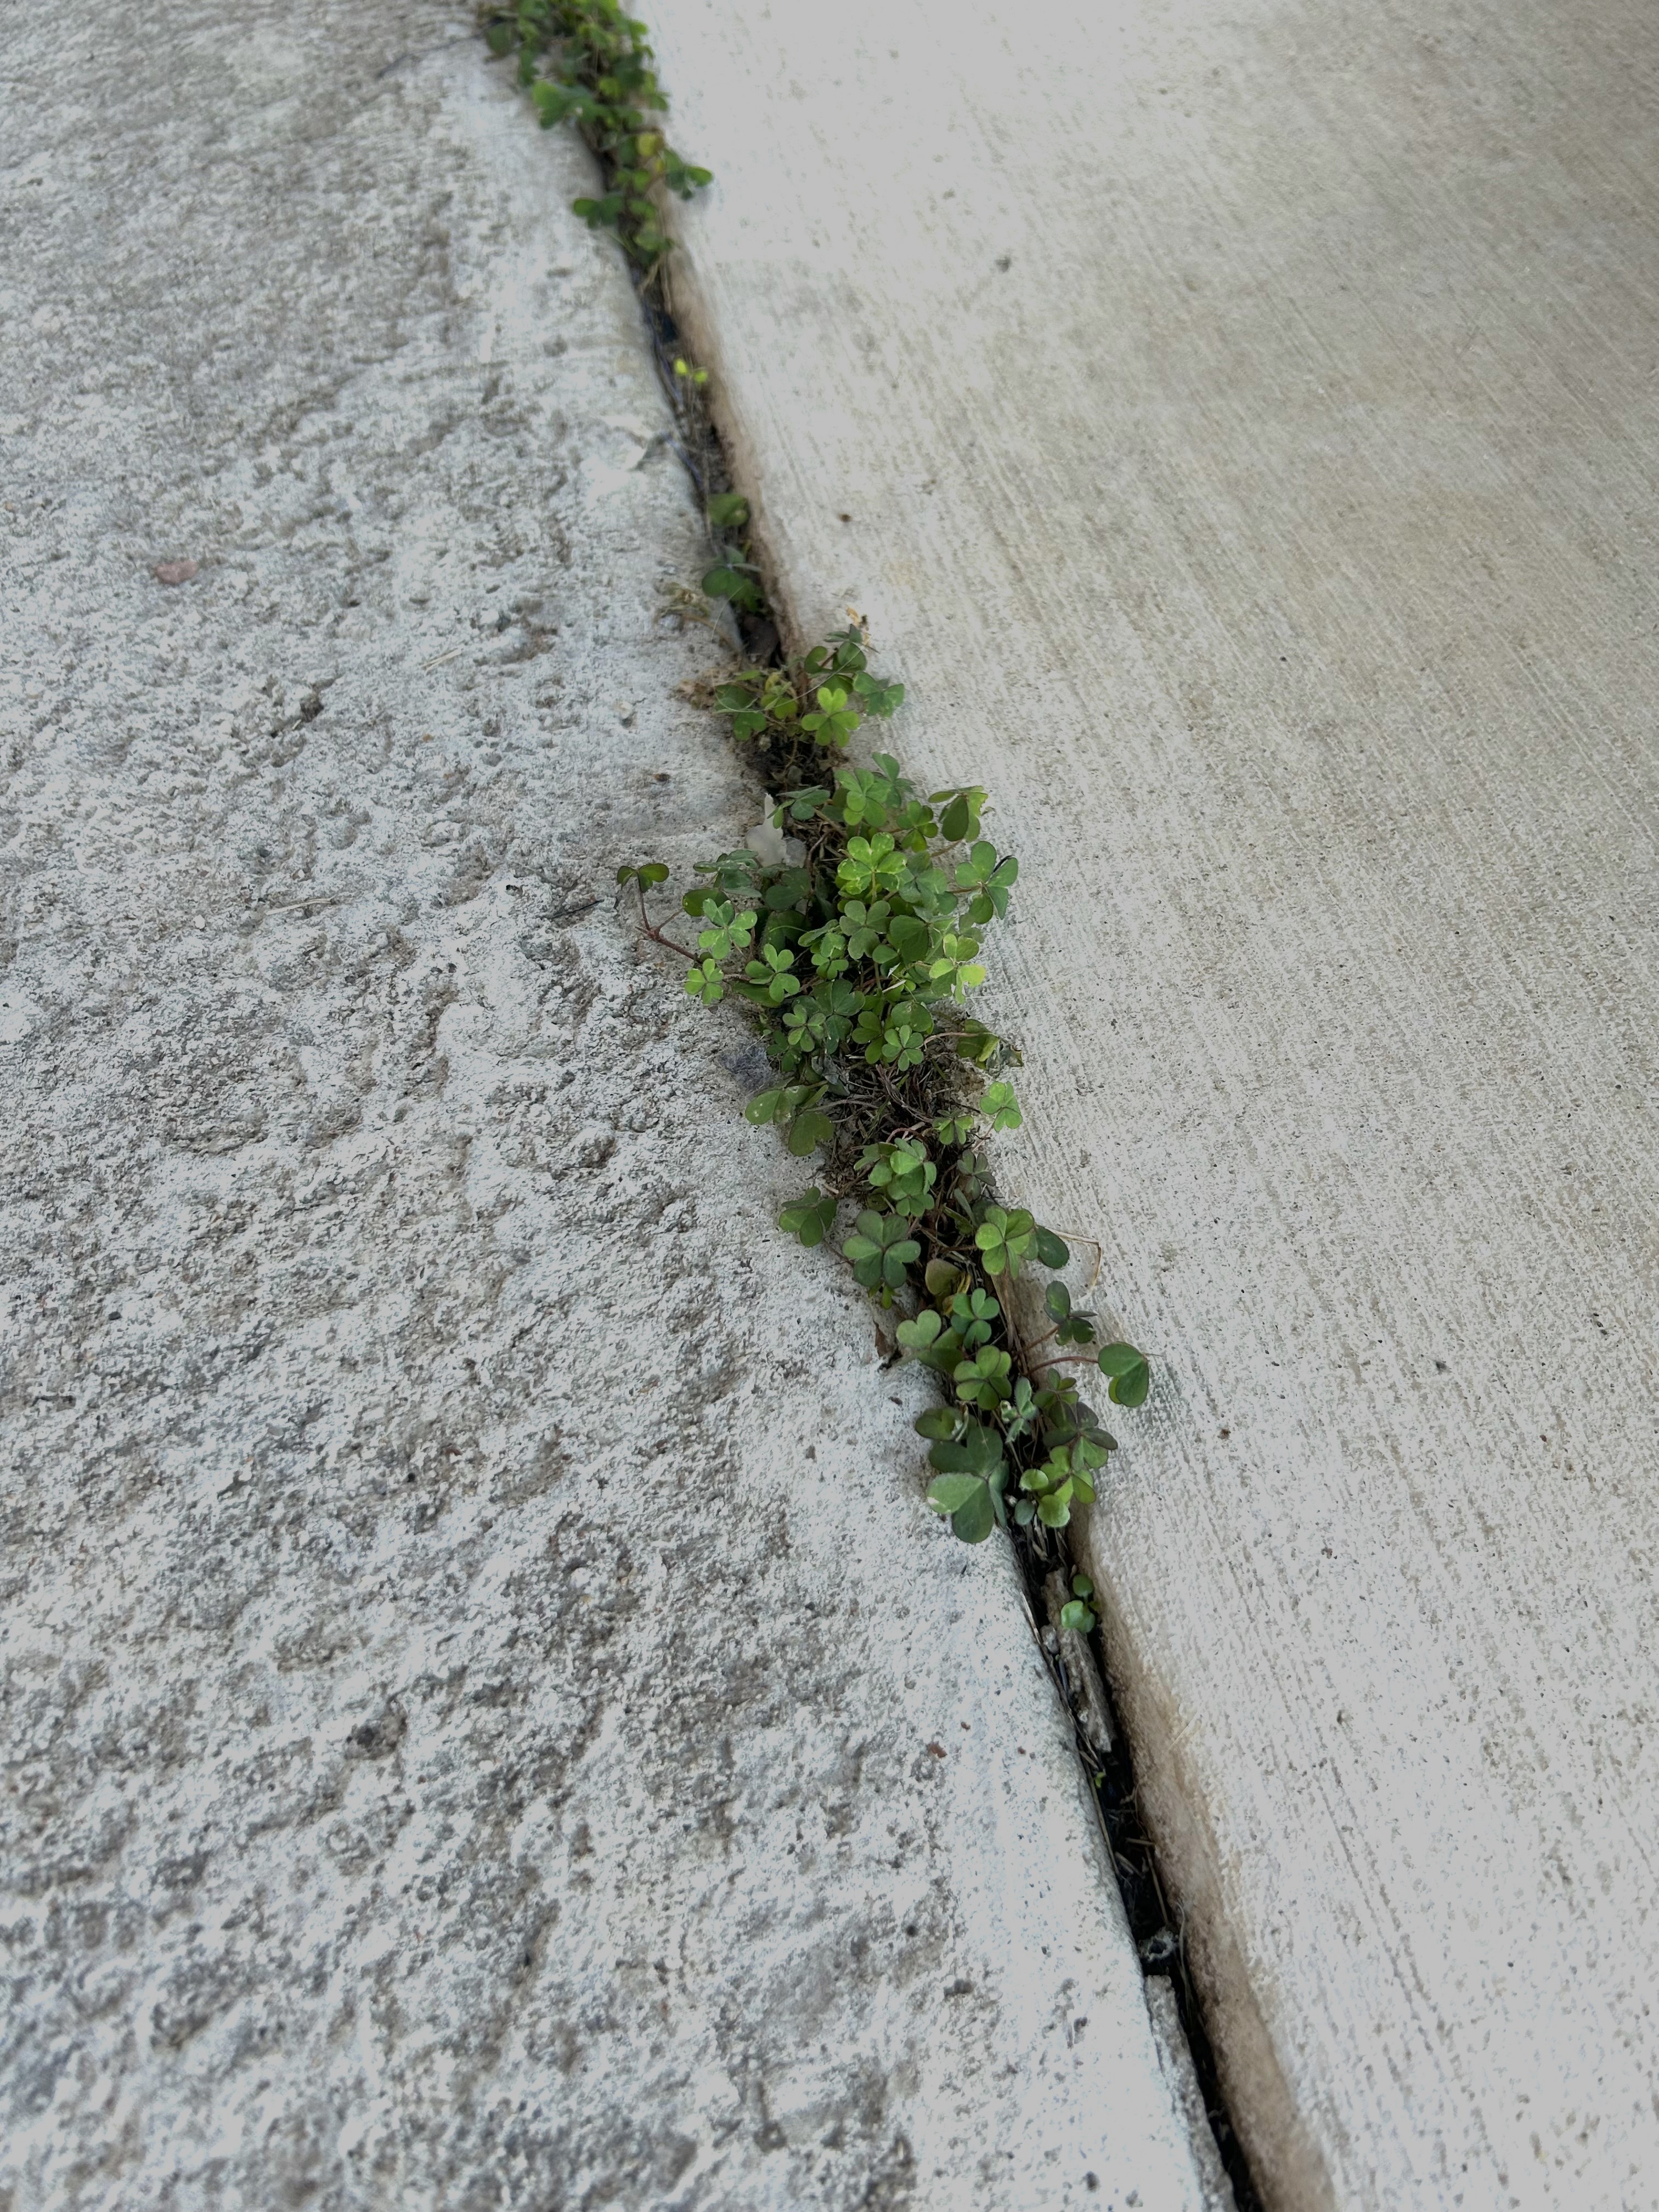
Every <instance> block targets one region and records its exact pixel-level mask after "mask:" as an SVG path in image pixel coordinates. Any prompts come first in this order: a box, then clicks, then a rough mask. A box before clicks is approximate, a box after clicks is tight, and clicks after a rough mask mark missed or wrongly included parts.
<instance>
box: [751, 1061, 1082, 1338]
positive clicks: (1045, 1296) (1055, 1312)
mask: <svg viewBox="0 0 1659 2212" xmlns="http://www.w3.org/2000/svg"><path fill="white" fill-rule="evenodd" d="M763 1095H765V1094H763ZM759 1103H760V1101H759V1099H757V1100H755V1101H754V1103H753V1104H751V1106H750V1119H751V1120H754V1119H759V1118H763V1117H759V1116H757V1115H756V1114H755V1111H754V1108H755V1106H757V1105H758V1104H759ZM1042 1303H1043V1304H1044V1305H1045V1306H1047V1307H1048V1318H1049V1320H1050V1321H1065V1320H1066V1318H1067V1316H1069V1315H1070V1313H1071V1310H1072V1294H1071V1292H1070V1291H1068V1290H1067V1289H1066V1285H1065V1284H1064V1283H1050V1284H1049V1285H1048V1289H1047V1290H1046V1291H1044V1292H1043V1293H1042Z"/></svg>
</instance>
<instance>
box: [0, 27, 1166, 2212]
mask: <svg viewBox="0 0 1659 2212" xmlns="http://www.w3.org/2000/svg"><path fill="white" fill-rule="evenodd" d="M3 68H4V70H5V72H6V86H5V103H6V110H7V117H8V120H7V126H6V131H5V137H4V147H5V152H4V157H3V158H4V161H5V162H6V165H7V166H6V168H5V171H4V174H3V192H0V197H3V204H0V241H3V254H4V261H5V280H4V281H5V283H6V285H7V287H8V289H7V291H6V295H5V300H4V317H5V325H6V333H7V336H6V345H5V349H4V359H3V382H4V391H3V397H0V429H3V434H4V436H5V438H6V440H7V461H6V477H5V484H4V488H3V492H0V525H3V527H4V531H5V538H6V544H7V548H8V550H7V556H6V560H5V562H4V564H3V573H0V592H3V599H4V612H3V617H0V621H3V635H4V636H5V640H6V645H7V653H6V663H7V666H6V671H5V677H4V684H5V690H4V694H3V702H0V713H3V720H4V741H5V744H6V745H7V748H8V752H7V766H8V775H9V782H8V787H7V795H6V801H5V805H6V817H5V828H4V832H3V836H4V844H3V867H4V871H5V878H6V884H5V888H6V895H7V905H6V914H7V927H6V935H5V939H4V942H5V966H4V972H3V980H0V1013H3V1027H0V1036H3V1040H4V1042H3V1043H0V1091H3V1102H4V1103H3V1115H4V1127H5V1130H6V1142H5V1146H4V1148H3V1149H4V1161H3V1166H4V1171H5V1175H6V1178H7V1185H8V1195H7V1202H6V1206H5V1210H4V1212H3V1217H0V1218H3V1237H4V1242H5V1261H4V1267H3V1275H4V1280H5V1283H6V1364H5V1370H4V1393H5V1395H4V1409H5V1410H4V1429H3V1442H4V1447H5V1453H6V1460H5V1473H4V1480H3V1511H4V1516H5V1549H4V1561H5V1587H4V1609H3V1616H0V1618H3V1628H0V1637H3V1656H4V1667H5V1681H6V1691H5V1701H4V1705H3V1719H0V1740H3V1746H4V1751H5V1757H6V1763H7V1796H6V1799H5V1805H4V1813H3V1870H4V1879H5V1887H6V1899H5V1903H4V1905H3V1909H0V1929H3V1941H4V1955H5V1960H6V1965H5V1973H6V1997H5V2005H4V2011H3V2024H0V2038H3V2045H0V2047H3V2058H0V2099H3V2106H4V2121H3V2125H0V2203H4V2204H5V2205H6V2206H7V2207H8V2208H9V2212H91V2208H107V2212H115V2208H117V2207H118V2208H120V2212H143V2208H158V2212H159V2208H161V2207H174V2208H183V2207H189V2208H191V2212H207V2208H239V2207H240V2208H247V2212H272V2208H275V2207H279V2206H286V2205H295V2204H301V2203H304V2204H307V2205H309V2206H313V2207H317V2208H319V2212H320V2208H329V2209H330V2212H333V2208H346V2207H367V2206H371V2205H372V2206H384V2205H392V2204H395V2205H397V2206H398V2207H399V2208H422V2207H430V2208H437V2207H448V2208H460V2207H466V2208H471V2209H473V2212H482V2208H485V2207H490V2208H509V2207H522V2208H525V2212H532V2208H533V2212H554V2208H557V2207H561V2206H573V2207H574V2206H577V2205H581V2206H586V2207H595V2208H597V2207H600V2206H609V2207H638V2208H645V2207H649V2208H652V2212H659V2208H668V2207H677V2208H690V2207H709V2208H714V2207H719V2208H720V2212H727V2208H748V2207H774V2206H775V2207H785V2206H787V2207H790V2208H796V2207H800V2206H811V2207H826V2208H827V2207H834V2208H842V2207H848V2208H850V2207H852V2206H854V2205H864V2206H872V2207H873V2206H890V2207H898V2206H918V2207H923V2206H925V2207H939V2208H941V2212H943V2209H944V2208H946V2207H950V2208H955V2207H957V2206H960V2205H964V2204H966V2205H972V2206H975V2207H981V2208H986V2212H990V2208H1000V2207H1003V2206H1006V2205H1015V2204H1017V2205H1030V2206H1034V2207H1035V2206H1038V2205H1041V2206H1043V2207H1048V2206H1053V2205H1069V2206H1076V2207H1082V2206H1084V2205H1088V2206H1090V2207H1093V2206H1096V2205H1105V2204H1112V2205H1115V2206H1118V2207H1127V2206H1131V2205H1135V2204H1141V2205H1146V2206H1154V2205H1156V2206H1158V2207H1167V2208H1178V2209H1179V2212H1189V2208H1196V2207H1197V2206H1198V2205H1199V2204H1200V2203H1202V2201H1203V2199H1202V2196H1201V2187H1200V2181H1199V2179H1198V2177H1197V2176H1196V2174H1195V2172H1194V2167H1193V2164H1192V2160H1191V2158H1190V2155H1189V2153H1188V2149H1187V2147H1186V2143H1185V2140H1184V2138H1183V2136H1182V2129H1181V2125H1180V2123H1179V2120H1178V2118H1177V2116H1176V2108H1175V2103H1174V2100H1173V2099H1172V2098H1171V2096H1170V2093H1168V2092H1167V2091H1166V2090H1165V2089H1164V2087H1163V2086H1162V2083H1161V2081H1160V2076H1159V2073H1158V2048H1157V2045H1155V2043H1154V2040H1153V2038H1152V2030H1151V2027H1150V2025H1149V2022H1148V2018H1147V2013H1146V2004H1145V2001H1144V1997H1143V1994H1142V1984H1141V1980H1140V1976H1139V1971H1138V1968H1137V1966H1136V1962H1135V1960H1134V1956H1133V1950H1132V1948H1131V1946H1130V1944H1129V1942H1128V1939H1127V1933H1126V1931H1125V1930H1124V1929H1123V1927H1122V1925H1121V1921H1120V1920H1119V1919H1117V1918H1116V1917H1115V1916H1114V1893H1113V1892H1112V1891H1111V1889H1110V1887H1109V1885H1108V1884H1107V1882H1106V1881H1104V1880H1103V1870H1102V1868H1101V1865H1100V1863H1099V1860H1098V1858H1097V1856H1096V1852H1097V1844H1096V1839H1095V1832H1094V1828H1093V1825H1092V1817H1091V1813H1090V1811H1089V1809H1088V1808H1087V1807H1086V1806H1085V1802H1084V1801H1083V1799H1082V1797H1081V1795H1080V1792H1079V1784H1078V1778H1077V1773H1076V1769H1075V1765H1074V1763H1073V1759H1072V1755H1071V1753H1070V1750H1069V1747H1068V1745H1067V1743H1066V1741H1065V1738H1064V1733H1063V1731H1062V1729H1061V1727H1060V1719H1059V1716H1058V1713H1057V1710H1056V1707H1055V1705H1054V1699H1053V1698H1052V1696H1051V1693H1050V1692H1049V1688H1048V1683H1047V1681H1046V1680H1045V1678H1044V1676H1043V1674H1042V1670H1041V1668H1040V1666H1039V1665H1038V1663H1037V1662H1036V1657H1035V1655H1034V1651H1033V1647H1032V1644H1031V1641H1030V1636H1029V1633H1028V1631H1027V1628H1026V1626H1025V1624H1024V1621H1023V1620H1022V1619H1021V1616H1020V1613H1019V1610H1018V1602H1017V1600H1016V1596H1015V1593H1014V1591H1013V1589H1012V1586H1011V1583H1010V1578H1009V1574H1008V1571H1007V1566H1006V1561H1005V1560H1003V1559H1000V1558H999V1557H998V1555H997V1554H996V1553H994V1552H987V1553H986V1554H985V1555H984V1556H982V1557H981V1556H973V1557H969V1556H967V1555H964V1554H963V1553H962V1552H961V1551H960V1550H959V1549H957V1548H956V1547H952V1546H951V1545H950V1544H948V1543H945V1542H941V1541H940V1540H939V1532H938V1530H937V1528H935V1527H934V1525H933V1521H932V1516H930V1515H929V1514H928V1513H927V1511H926V1509H925V1508H924V1506H923V1505H922V1503H921V1460H920V1455H919V1449H918V1448H917V1447H916V1446H915V1439H914V1438H913V1437H911V1436H910V1434H909V1431H908V1425H907V1420H906V1416H907V1413H908V1412H909V1411H910V1410H912V1408H913V1398H912V1396H911V1395H910V1392H911V1384H910V1383H909V1382H908V1380H907V1378H905V1377H904V1376H901V1375H890V1374H888V1373H887V1372H886V1371H884V1369H883V1367H882V1366H881V1364H880V1358H879V1351H878V1345H877V1343H876V1340H875V1338H874V1334H873V1331H872V1326H871V1322H870V1317H869V1315H868V1313H867V1310H866V1309H865V1307H864V1305H863V1304H862V1302H861V1300H860V1297H858V1295H857V1294H856V1293H854V1292H850V1291H849V1290H848V1286H847V1285H845V1283H844V1281H843V1280H842V1279H841V1277H840V1275H839V1273H838V1272H837V1270H836V1268H835V1267H834V1266H833V1265H832V1264H831V1263H829V1262H828V1261H824V1262H823V1264H819V1265H817V1266H814V1265H813V1264H812V1262H811V1261H807V1262H806V1263H805V1266H804V1265H803V1261H802V1257H801V1255H800V1254H799V1250H798V1249H795V1248H793V1246H791V1245H789V1244H787V1243H786V1242H785V1240H784V1239H783V1238H782V1237H780V1236H779V1235H778V1234H777V1233H776V1232H775V1229H774V1228H773V1226H772V1221H771V1215H772V1212H773V1209H774V1207H775V1204H776V1202H777V1201H778V1200H779V1198H780V1197H781V1194H783V1193H784V1191H785V1190H787V1188H791V1187H792V1182H793V1178H792V1176H791V1175H790V1173H789V1171H788V1169H787V1164H785V1163H784V1162H783V1161H782V1160H781V1158H780V1156H779V1154H778V1152H777V1150H776V1147H775V1145H774V1144H773V1142H772V1141H771V1140H770V1139H769V1137H768V1135H767V1134H766V1133H763V1132H753V1131H750V1130H749V1129H748V1128H747V1127H746V1125H745V1124H744V1122H743V1121H742V1120H741V1117H740V1115H738V1105H739V1104H740V1103H741V1100H742V1098H743V1097H744V1095H745V1092H746V1091H747V1089H748V1088H749V1087H750V1082H751V1069H750V1054H751V1053H752V1046H751V1045H750V1042H749V1041H748V1038H747V1035H746V1032H745V1031H744V1028H743V1026H742V1024H741V1022H740V1021H738V1020H737V1019H735V1018H733V1019H732V1020H731V1021H728V1022H726V1023H725V1024H723V1025H722V1024H710V1023H709V1022H708V1020H707V1019H705V1018H702V1016H700V1015H699V1014H698V1013H697V1012H696V1009H694V1008H693V1007H691V1006H690V1003H689V1002H688V1001H687V1000H685V999H684V995H683V994H680V993H679V992H678V989H677V987H676V983H675V979H674V978H673V977H672V976H671V975H665V974H664V973H663V972H662V971H661V969H660V966H659V963H656V962H654V961H652V960H641V958H639V957H637V955H636V952H635V944H634V939H633V933H632V931H631V929H630V927H629V924H628V921H627V918H626V916H625V915H617V914H616V913H615V912H614V911H613V908H612V903H611V896H610V891H611V876H610V872H611V869H612V868H613V866H615V864H616V862H617V860H618V859H620V858H623V857H626V856H629V855H630V854H639V853H640V852H641V850H653V851H661V852H663V853H665V854H666V855H667V856H668V857H670V858H671V859H673V860H677V861H685V862H689V861H690V860H692V859H694V858H696V857H698V856H699V855H701V854H703V853H704V852H705V851H706V850H707V849H708V848H709V847H710V846H711V845H712V846H715V847H718V846H720V845H721V844H724V843H729V842H736V841H737V840H738V839H739V838H740V837H741V836H742V833H743V830H744V827H745V825H746V824H747V823H750V822H751V821H752V820H753V819H754V818H755V816H754V811H753V804H754V803H753V799H752V795H751V794H750V793H749V792H748V790H747V789H746V787H744V784H743V782H742V781H741V780H740V779H739V778H738V776H737V775H736V774H735V772H734V770H733V768H732V763H731V761H730V759H729V757H728V756H727V754H726V750H725V749H724V746H723V743H722V740H721V738H720V733H719V732H718V731H717V730H714V729H712V728H711V727H710V726H708V721H707V719H706V718H700V717H697V716H696V715H695V714H693V713H692V712H691V710H690V708H687V707H686V706H685V705H684V703H683V702H680V701H678V699H677V698H676V697H675V696H674V687H675V685H676V684H678V683H679V682H680V681H681V680H683V679H684V678H686V677H687V676H689V675H690V674H691V673H693V672H694V671H696V670H697V669H699V668H702V667H704V666H706V665H708V659H709V653H710V647H709V646H708V641H707V639H706V636H705V637H704V638H703V640H702V642H699V639H698V637H697V636H696V635H692V636H688V637H684V638H677V637H675V636H674V635H672V634H671V632H670V631H669V630H667V629H665V628H664V627H663V626H662V625H661V624H659V623H657V622H656V621H655V620H654V610H655V608H656V605H657V604H658V597H659V591H658V586H659V576H660V575H661V574H662V573H663V572H664V571H666V572H667V573H669V574H671V575H676V576H681V577H684V575H686V574H695V573H696V564H697V561H698V556H699V550H700V541H699V536H698V530H697V525H696V517H695V515H694V513H693V512H692V510H691V507H690V503H689V501H688V498H687V495H686V492H685V489H684V484H683V482H682V478H681V476H680V473H679V471H678V465H677V464H676V463H675V462H674V461H673V459H671V456H670V455H669V454H668V453H667V452H666V451H665V447H664V444H663V439H664V435H665V430H666V428H667V424H666V418H665V412H664V410H663V407H662V405H661V403H660V400H659V394H658V392H657V389H656V386H655V383H654V381H653V374H652V372H651V369H650V367H649V364H648V362H647V358H646V356H645V353H644V349H643V347H642V344H641V333H640V327H639V324H638V320H637V317H636V314H635V306H634V302H633V301H632V299H631V297H630V295H629V289H628V287H627V284H626V282H625V280H624V278H623V273H622V270H621V268H620V266H619V264H618V263H617V259H616V258H615V255H614V252H613V251H612V249H611V247H610V246H608V244H607V243H606V242H605V241H604V240H595V239H593V238H592V237H591V236H590V235H589V234H588V233H587V232H586V230H585V229H584V228H582V227H581V226H580V224H578V223H577V222H576V221H575V220H574V217H572V216H570V215H569V213H568V201H569V199H570V197H572V195H573V194H574V192H576V191H580V189H582V187H583V185H585V183H586V181H587V180H586V176H585V173H584V171H583V168H582V164H581V161H580V155H579V154H578V152H577V151H576V150H575V149H574V148H572V147H571V146H569V145H568V144H567V143H564V142H563V141H562V139H560V138H558V137H554V138H547V137H543V136H541V135H540V134H539V133H538V131H536V130H535V128H534V125H533V122H532V118H530V117H529V116H528V114H527V113H526V111H525V110H524V108H523V106H522V104H521V103H520V102H518V101H517V100H515V99H514V98H513V94H511V92H510V91H509V90H508V89H507V88H506V87H505V86H504V85H502V84H501V82H499V80H498V79H496V78H493V77H491V76H489V75H488V73H487V72H486V70H485V68H484V65H483V58H482V52H481V49H480V48H479V46H478V45H477V41H476V40H475V39H474V38H473V36H472V34H471V26H470V24H468V23H465V22H462V21H452V18H451V15H450V12H449V11H448V10H447V9H445V8H443V7H441V6H434V5H430V4H426V3H425V0H420V4H416V5H415V6H413V7H410V6H408V5H403V4H399V5H397V6H393V5H392V4H391V0H358V4H353V5H351V6H349V7H348V6H344V5H334V4H330V0H304V4H301V5H299V6H295V5H291V4H288V5H283V6H280V7H279V6H276V5H274V4H268V0H258V4H255V5H253V6H252V8H249V7H246V6H239V7H236V8H234V9H233V8H231V7H229V6H228V5H226V4H224V0H179V4H173V5H170V6H168V7H167V8H166V9H140V10H138V11H137V14H136V15H135V13H134V12H133V11H131V10H125V9H124V10H118V9H115V8H113V7H112V6H109V5H106V4H104V3H103V0H98V4H94V5H93V6H92V7H90V8H88V9H83V10H82V11H80V12H79V13H77V14H76V15H73V16H71V17H62V16H60V17H56V18H48V17H47V16H46V15H37V16H35V17H33V18H29V19H25V18H22V17H18V18H16V19H15V20H13V21H11V22H10V23H9V27H8V35H7V39H6V42H5V51H4V54H3ZM181 563H182V564H188V563H193V564H194V565H195V573H194V574H193V575H192V576H190V577H188V578H187V580H181V581H173V582H167V581H165V580H162V579H163V578H164V577H165V576H167V575H169V574H170V575H173V576H174V577H178V576H179V575H180V574H181V573H182V571H181V568H179V566H178V565H176V564H181Z"/></svg>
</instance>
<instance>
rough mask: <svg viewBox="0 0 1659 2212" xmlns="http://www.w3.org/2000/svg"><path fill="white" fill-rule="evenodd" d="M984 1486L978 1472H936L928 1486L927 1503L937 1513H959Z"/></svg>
mask: <svg viewBox="0 0 1659 2212" xmlns="http://www.w3.org/2000/svg"><path fill="white" fill-rule="evenodd" d="M984 1488H985V1485H984V1483H983V1482H982V1481H981V1480H980V1478H979V1476H978V1475H976V1474H936V1475H935V1476H934V1477H933V1480H932V1482H930V1483H929V1484H928V1486H927V1503H928V1504H930V1505H931V1506H932V1507H933V1510H934V1512H935V1513H957V1512H960V1511H961V1510H962V1508H963V1506H964V1505H965V1504H967V1503H968V1501H969V1498H974V1497H976V1496H978V1495H979V1493H980V1492H982V1491H983V1489H984Z"/></svg>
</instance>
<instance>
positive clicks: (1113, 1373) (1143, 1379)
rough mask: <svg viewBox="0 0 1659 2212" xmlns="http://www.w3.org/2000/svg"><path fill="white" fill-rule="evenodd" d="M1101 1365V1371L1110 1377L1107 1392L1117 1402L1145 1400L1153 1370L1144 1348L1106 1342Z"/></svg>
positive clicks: (1137, 1403) (1129, 1404)
mask: <svg viewBox="0 0 1659 2212" xmlns="http://www.w3.org/2000/svg"><path fill="white" fill-rule="evenodd" d="M1099 1366H1100V1371H1101V1373H1102V1374H1103V1375H1106V1376H1110V1378H1111V1380H1110V1382H1109V1384H1108V1386H1107V1390H1106V1395H1107V1396H1108V1397H1109V1399H1110V1400H1111V1401H1112V1403H1113V1404H1114V1405H1115V1406H1127V1407H1135V1406H1144V1405H1145V1404H1146V1394H1147V1392H1148V1391H1149V1390H1150V1389H1151V1388H1152V1373H1151V1370H1150V1369H1149V1368H1148V1366H1147V1364H1146V1353H1145V1352H1137V1351H1136V1349H1135V1347H1134V1346H1133V1344H1103V1345H1102V1346H1101V1347H1100V1352H1099Z"/></svg>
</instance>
